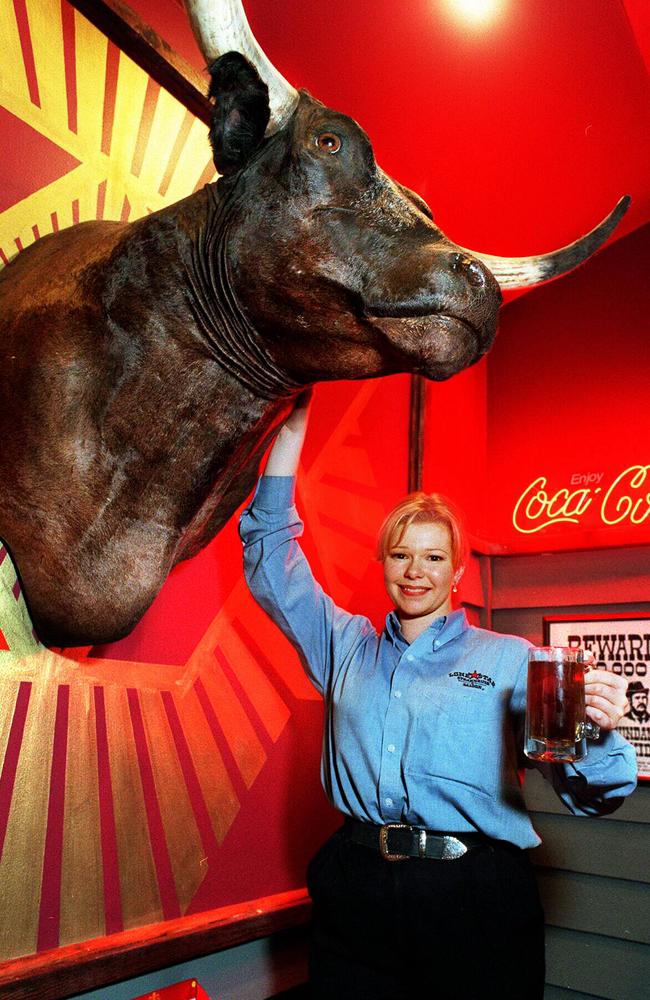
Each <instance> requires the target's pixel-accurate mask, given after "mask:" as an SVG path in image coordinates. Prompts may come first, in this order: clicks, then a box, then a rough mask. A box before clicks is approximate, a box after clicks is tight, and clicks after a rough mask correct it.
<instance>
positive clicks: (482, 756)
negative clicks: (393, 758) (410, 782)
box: [404, 690, 503, 795]
mask: <svg viewBox="0 0 650 1000" xmlns="http://www.w3.org/2000/svg"><path fill="white" fill-rule="evenodd" d="M502 726H503V723H502V719H501V715H500V713H499V711H498V706H497V705H496V704H495V697H494V693H493V692H486V691H479V690H471V691H469V692H463V694H462V695H461V696H460V697H456V696H455V692H454V696H453V697H451V698H450V699H449V701H448V702H447V703H445V704H444V705H442V704H438V705H434V704H432V703H431V702H430V701H429V702H428V703H423V704H422V706H421V711H420V712H419V713H418V716H417V719H416V720H415V726H414V734H413V740H412V743H411V746H410V747H409V752H408V754H407V756H406V759H405V761H404V771H405V773H406V774H407V775H412V776H413V777H417V778H418V779H424V778H432V779H434V778H442V779H444V780H445V781H446V782H456V783H458V784H459V785H464V786H468V787H471V788H473V789H476V790H477V791H480V792H483V793H484V794H486V795H491V794H493V793H494V791H495V790H496V789H497V787H498V784H499V774H500V766H501V759H502V746H503V730H502Z"/></svg>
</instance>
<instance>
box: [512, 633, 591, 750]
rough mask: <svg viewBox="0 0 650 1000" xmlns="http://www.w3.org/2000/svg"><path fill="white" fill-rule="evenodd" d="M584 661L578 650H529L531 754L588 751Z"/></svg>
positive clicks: (528, 745)
mask: <svg viewBox="0 0 650 1000" xmlns="http://www.w3.org/2000/svg"><path fill="white" fill-rule="evenodd" d="M584 729H585V682H584V665H583V663H581V662H579V660H578V651H577V650H570V649H566V650H563V649H561V648H560V647H552V648H551V647H546V648H543V649H534V650H531V651H530V659H529V663H528V695H527V708H526V745H525V752H526V755H527V756H528V757H532V758H534V759H536V760H551V761H553V760H579V759H580V758H581V757H584V755H585V753H586V745H585V739H584Z"/></svg>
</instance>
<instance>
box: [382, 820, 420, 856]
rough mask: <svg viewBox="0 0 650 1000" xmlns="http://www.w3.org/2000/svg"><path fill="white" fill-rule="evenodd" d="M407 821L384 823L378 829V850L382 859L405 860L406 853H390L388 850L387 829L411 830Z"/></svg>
mask: <svg viewBox="0 0 650 1000" xmlns="http://www.w3.org/2000/svg"><path fill="white" fill-rule="evenodd" d="M412 829H413V827H412V826H410V825H409V824H408V823H384V825H383V826H382V827H381V829H380V831H379V850H380V852H381V856H382V858H383V859H384V861H406V860H407V859H408V854H392V853H391V852H390V851H389V850H388V831H389V830H412Z"/></svg>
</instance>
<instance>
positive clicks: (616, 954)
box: [546, 927, 650, 1000]
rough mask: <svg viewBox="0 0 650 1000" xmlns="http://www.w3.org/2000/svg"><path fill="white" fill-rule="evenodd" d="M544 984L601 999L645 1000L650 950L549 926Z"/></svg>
mask: <svg viewBox="0 0 650 1000" xmlns="http://www.w3.org/2000/svg"><path fill="white" fill-rule="evenodd" d="M546 981H547V982H548V983H549V984H550V985H552V986H557V987H562V988H563V989H565V990H577V991H578V992H581V993H586V994H587V996H589V995H590V994H591V995H592V996H595V997H602V998H604V1000H648V993H649V989H648V987H649V985H650V948H647V947H646V946H645V945H641V944H635V943H633V942H630V941H618V940H616V939H615V938H608V937H603V936H602V935H600V934H582V933H580V932H579V931H568V930H563V929H561V928H559V927H549V928H547V932H546Z"/></svg>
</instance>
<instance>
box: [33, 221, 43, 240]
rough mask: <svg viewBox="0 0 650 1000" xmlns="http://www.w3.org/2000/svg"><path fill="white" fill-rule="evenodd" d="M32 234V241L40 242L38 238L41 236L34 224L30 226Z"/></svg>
mask: <svg viewBox="0 0 650 1000" xmlns="http://www.w3.org/2000/svg"><path fill="white" fill-rule="evenodd" d="M32 233H33V235H34V239H35V240H40V238H41V234H40V232H39V230H38V226H37V225H36V224H34V225H33V226H32Z"/></svg>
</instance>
